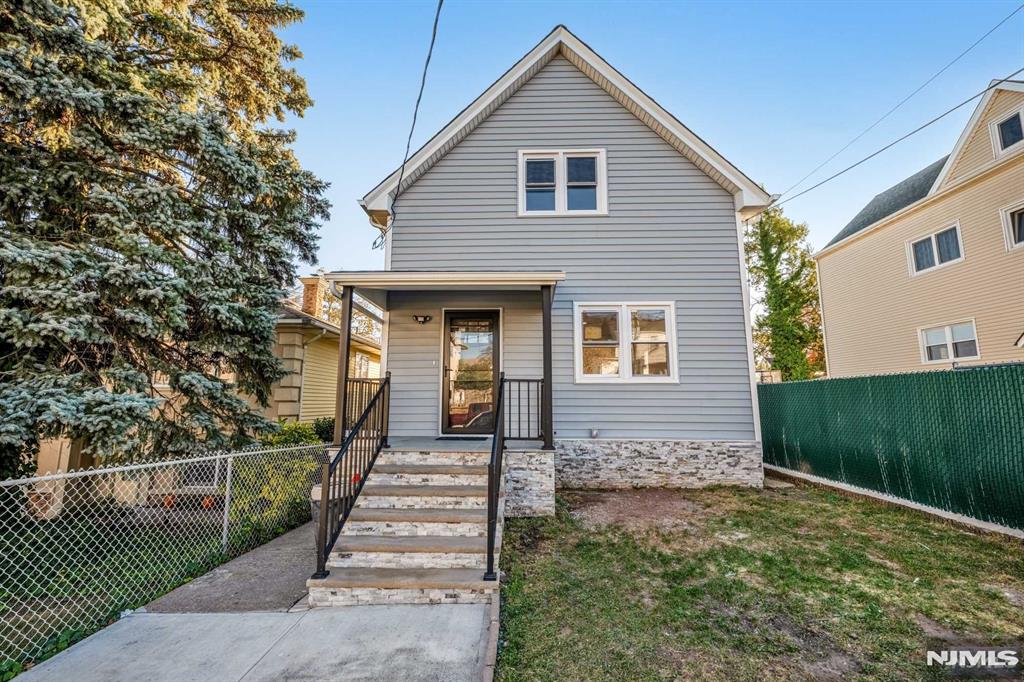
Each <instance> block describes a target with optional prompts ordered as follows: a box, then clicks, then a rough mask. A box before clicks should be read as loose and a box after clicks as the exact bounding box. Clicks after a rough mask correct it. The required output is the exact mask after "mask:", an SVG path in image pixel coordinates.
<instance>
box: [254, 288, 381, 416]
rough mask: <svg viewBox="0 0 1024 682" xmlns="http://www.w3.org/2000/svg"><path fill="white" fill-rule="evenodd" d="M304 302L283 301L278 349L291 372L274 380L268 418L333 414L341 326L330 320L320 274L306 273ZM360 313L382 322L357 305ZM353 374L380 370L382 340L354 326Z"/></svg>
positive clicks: (368, 374) (366, 374) (370, 375)
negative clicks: (299, 304)
mask: <svg viewBox="0 0 1024 682" xmlns="http://www.w3.org/2000/svg"><path fill="white" fill-rule="evenodd" d="M301 281H302V285H303V295H302V308H301V309H300V308H297V307H294V306H293V305H291V304H285V305H283V306H282V309H281V318H280V319H279V320H278V322H277V343H276V344H275V345H274V355H276V356H277V357H279V358H281V359H282V360H283V361H284V365H285V369H287V370H288V371H290V372H291V374H290V375H289V376H287V377H285V378H284V379H282V380H281V381H280V382H279V383H277V384H275V385H274V387H273V391H272V393H271V399H270V406H269V407H268V408H267V413H266V414H267V416H268V417H269V418H270V419H283V420H285V421H302V422H308V421H313V420H314V419H317V418H318V417H333V416H334V406H335V402H336V400H337V397H336V396H335V390H336V388H337V381H338V326H337V325H335V324H332V323H330V322H328V321H327V320H326V319H325V318H326V317H327V312H326V311H327V309H328V308H329V305H330V303H329V297H330V294H329V293H328V290H327V283H326V282H325V281H324V279H323V278H322V277H319V276H312V277H303V278H302V280H301ZM357 312H359V313H360V315H361V316H365V317H368V318H370V319H372V320H374V321H377V322H378V323H379V321H380V318H379V316H378V315H377V314H376V313H375V312H373V311H372V310H370V309H367V308H365V307H362V306H358V307H357ZM349 376H350V377H352V378H373V379H375V378H377V377H379V376H380V343H379V342H378V341H376V340H374V339H373V338H371V337H370V336H368V335H366V334H360V333H358V332H353V334H352V342H351V349H350V352H349Z"/></svg>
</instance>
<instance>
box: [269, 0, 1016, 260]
mask: <svg viewBox="0 0 1024 682" xmlns="http://www.w3.org/2000/svg"><path fill="white" fill-rule="evenodd" d="M296 1H297V4H298V5H299V6H301V7H302V8H303V9H304V10H305V11H306V18H305V21H304V22H302V23H301V24H298V25H294V26H291V27H289V28H287V29H286V30H285V31H284V35H283V37H284V39H285V40H287V41H289V42H291V43H294V44H297V45H298V46H299V48H300V49H301V50H302V52H303V53H304V59H302V60H301V61H300V62H298V63H297V68H298V69H299V71H300V73H301V74H302V75H303V76H304V77H305V78H306V80H307V83H308V86H309V91H310V94H311V95H312V97H313V99H314V101H315V105H314V106H313V107H312V109H310V110H309V111H308V112H307V113H306V115H305V117H304V118H301V119H293V120H289V121H288V122H287V125H288V126H289V127H294V128H295V129H296V130H297V132H298V141H297V143H296V153H297V154H298V157H299V159H300V161H301V162H302V164H303V165H304V166H305V167H307V168H308V169H310V170H312V171H313V172H315V173H316V174H317V175H319V176H320V177H321V178H323V179H325V180H327V181H328V182H330V184H331V188H330V190H329V198H330V200H331V202H332V204H333V208H332V211H331V220H330V222H329V223H327V224H325V225H324V226H323V228H322V230H321V242H320V256H319V259H320V262H319V266H320V267H324V268H326V269H328V270H338V269H347V270H354V269H377V268H381V267H383V261H384V259H383V252H382V251H379V250H377V251H374V250H372V249H371V243H372V241H373V239H374V237H375V230H373V229H372V228H371V227H370V226H369V224H368V223H367V221H366V218H365V214H364V213H363V212H362V210H361V209H360V208H359V206H358V205H357V204H356V199H358V198H359V197H361V196H363V194H365V193H366V192H367V191H368V190H369V189H371V188H372V187H373V186H374V185H375V184H376V183H377V182H378V181H379V180H381V179H382V178H384V177H385V176H386V175H387V174H388V173H390V172H391V171H392V170H394V169H395V168H397V167H398V165H399V164H400V163H401V160H402V154H403V152H404V150H405V139H406V136H407V135H408V131H409V123H410V119H411V116H412V109H413V104H414V102H415V99H416V92H417V88H418V86H419V77H420V70H421V68H422V64H423V59H424V56H425V54H426V49H427V45H428V43H429V39H430V26H431V22H432V21H433V13H434V8H435V3H434V2H433V0H427V1H426V2H419V1H408V2H365V3H364V2H340V1H339V2H332V1H327V0H296ZM1019 2H1020V0H988V1H981V2H979V1H974V2H942V1H935V0H932V1H929V2H924V1H921V2H902V3H901V2H856V3H842V2H815V3H811V2H785V3H769V2H594V1H590V2H582V1H577V2H559V1H550V2H482V1H475V2H470V1H467V0H446V2H445V4H444V9H443V10H442V13H441V22H440V27H439V30H438V37H437V45H436V46H435V48H434V56H433V61H432V62H431V65H430V72H429V75H428V77H427V86H426V90H425V92H424V95H423V102H422V104H421V106H420V113H419V121H418V123H417V127H416V134H415V136H414V137H413V147H412V148H413V150H415V149H416V148H417V147H418V146H419V145H420V144H422V143H423V142H425V141H426V140H427V139H428V138H429V137H430V136H431V135H433V134H434V133H435V132H436V131H437V130H439V129H440V128H441V127H442V126H444V124H446V123H447V122H448V120H449V119H451V117H452V116H454V115H455V114H456V113H458V112H459V111H460V110H461V109H462V108H463V107H464V106H465V105H466V104H468V103H469V102H470V101H472V100H473V99H474V98H475V97H476V96H477V95H479V94H480V93H481V92H483V90H484V89H486V88H487V87H488V86H489V85H490V84H491V83H492V82H493V81H494V80H495V79H496V78H497V77H498V76H500V75H501V74H502V73H503V72H504V71H505V70H506V69H507V68H508V67H510V66H511V65H512V64H513V63H515V62H516V61H517V60H518V59H519V58H520V57H522V55H523V54H525V53H526V52H527V51H528V50H529V49H530V48H532V47H533V45H534V44H536V43H537V42H538V41H539V40H540V39H541V38H543V37H544V36H545V35H546V34H547V33H548V32H549V31H550V30H551V29H552V28H553V27H554V26H555V25H556V24H559V23H563V24H565V25H566V26H568V27H569V29H570V30H572V31H573V32H574V33H576V35H578V36H579V37H580V38H581V39H583V40H584V41H586V42H587V43H588V44H589V45H590V46H591V47H592V48H594V49H595V50H596V51H597V52H598V53H599V54H601V56H603V57H604V58H605V59H606V60H607V61H608V62H609V63H611V64H612V65H613V66H615V67H616V68H617V69H619V70H620V71H621V72H622V73H624V74H625V75H626V76H627V77H628V78H630V79H631V80H632V81H633V82H634V83H636V84H637V85H638V86H639V87H641V88H642V89H644V90H645V91H646V92H647V93H648V94H649V95H651V96H652V97H654V98H655V99H656V100H658V102H659V103H660V104H661V105H662V106H664V107H665V108H666V109H668V110H669V111H671V112H672V113H673V114H675V115H676V117H678V118H679V119H680V120H681V121H682V122H683V123H685V124H686V125H687V126H689V127H690V128H691V129H692V130H693V131H695V132H696V133H697V134H699V135H700V136H701V137H703V138H704V139H705V140H707V141H708V142H709V143H710V144H711V145H712V146H714V147H715V148H716V149H717V150H718V151H719V152H721V153H722V154H724V155H725V157H726V158H728V159H729V160H730V161H732V162H733V163H734V164H736V165H737V166H738V167H740V168H741V169H742V170H743V171H744V172H746V173H747V174H748V175H749V176H751V177H752V178H754V179H755V180H756V181H758V182H760V183H763V184H764V185H765V186H766V187H767V189H768V190H769V191H770V192H773V193H781V192H782V191H783V190H785V189H787V188H789V186H790V185H792V184H793V183H795V182H796V181H797V180H799V179H800V178H801V177H802V176H804V175H805V174H806V173H807V172H808V171H810V170H811V169H812V168H814V167H815V166H817V165H818V164H819V163H820V162H821V161H823V160H825V159H826V158H827V157H829V156H831V155H832V153H834V152H835V151H837V150H838V149H839V148H841V147H842V146H843V145H844V144H846V143H847V142H848V141H849V140H850V139H852V138H853V137H854V136H856V135H857V134H858V133H860V132H861V131H862V130H863V129H864V128H866V127H867V126H868V125H870V124H871V123H872V122H874V121H875V120H876V119H877V118H878V117H879V116H881V115H882V114H883V113H885V111H887V110H888V109H889V108H890V107H892V106H893V105H894V104H896V102H898V101H899V100H901V99H902V98H903V97H904V96H906V95H907V94H909V93H910V92H911V91H912V90H914V89H915V88H916V87H917V86H918V85H920V84H921V83H923V82H924V81H925V80H926V79H927V78H928V77H930V76H931V75H932V74H933V73H934V72H935V71H937V70H938V69H939V68H941V67H942V66H943V65H945V64H946V63H947V62H949V61H950V60H951V59H952V58H953V57H955V56H956V55H957V54H959V53H960V52H961V51H962V50H964V49H965V48H966V47H968V46H969V45H970V44H971V43H973V42H974V41H975V40H976V39H977V38H979V37H980V36H981V35H982V34H984V33H985V32H986V31H988V30H989V29H990V28H991V27H992V26H994V25H995V24H996V23H997V22H998V21H999V20H1001V19H1002V18H1003V17H1005V16H1006V15H1007V14H1009V13H1010V12H1011V11H1012V10H1013V9H1014V8H1015V7H1016V6H1017V5H1018V4H1019ZM1022 66H1024V11H1021V12H1019V13H1018V14H1017V15H1016V16H1015V17H1014V18H1013V19H1011V20H1010V21H1009V22H1007V23H1006V24H1004V25H1003V26H1002V27H1001V28H1000V29H999V30H998V31H996V32H995V33H993V34H992V35H991V36H989V37H988V38H987V39H986V40H985V41H984V42H983V43H981V44H980V45H979V46H978V47H976V48H975V49H974V50H973V51H972V52H971V53H970V54H968V55H967V56H966V57H964V58H963V59H962V60H960V61H959V62H958V63H957V64H956V65H954V66H953V67H952V68H950V69H949V70H948V71H947V72H946V73H944V74H943V75H942V76H940V77H939V78H938V79H937V80H936V81H935V82H933V83H932V84H931V85H929V86H928V87H927V88H926V89H925V90H923V91H922V92H921V93H919V94H918V95H917V96H915V97H914V98H913V99H912V100H910V101H909V102H908V103H907V104H905V105H904V106H903V107H902V108H901V109H900V110H899V111H897V112H896V113H895V114H893V115H892V116H891V117H889V118H888V119H887V120H886V121H885V122H883V123H882V124H881V125H879V126H878V127H877V128H875V129H874V130H872V131H871V132H870V133H869V134H868V135H866V136H865V137H864V138H862V139H861V140H860V141H859V142H858V143H857V144H855V145H854V146H852V147H851V148H850V149H848V150H847V151H846V152H844V153H843V154H842V155H841V156H839V157H838V158H837V159H835V160H834V161H833V162H832V163H830V164H829V165H828V166H827V167H825V168H823V169H822V170H821V171H819V173H818V174H817V175H816V176H814V177H812V178H810V179H809V180H808V181H807V182H806V183H805V185H804V186H810V185H811V184H813V183H814V182H815V181H816V180H817V179H823V178H824V177H827V176H828V175H830V174H831V172H834V171H836V170H839V169H841V168H843V167H845V166H846V165H848V164H849V163H852V162H853V161H856V160H858V159H860V158H861V157H863V156H866V155H867V154H868V153H870V152H873V151H875V150H876V149H877V148H879V147H881V146H883V145H884V144H887V143H888V142H890V141H891V140H893V139H895V138H896V137H899V136H900V135H902V134H904V133H906V132H908V131H910V130H911V129H913V128H916V127H917V126H918V125H920V124H921V123H923V122H925V121H927V120H929V119H930V118H932V117H933V116H935V115H937V114H939V113H941V112H943V111H945V110H946V109H948V108H950V107H951V106H953V105H954V104H957V103H959V102H960V101H962V100H964V99H966V98H967V97H969V96H971V95H973V94H975V93H976V92H978V91H980V90H981V89H983V88H984V87H985V86H986V85H987V84H988V82H989V81H990V80H991V79H993V78H1000V77H1003V76H1006V75H1008V74H1010V73H1012V72H1013V71H1015V70H1017V69H1018V68H1020V67H1022ZM972 110H973V105H969V106H966V107H964V108H963V109H961V110H959V111H958V112H956V113H955V114H952V115H950V116H949V117H947V118H946V119H944V120H943V121H941V122H940V123H938V124H936V125H934V126H931V127H930V128H928V129H926V130H925V131H923V132H921V133H919V134H918V135H916V136H915V137H913V138H911V139H910V140H907V141H906V142H903V143H901V144H900V145H898V146H897V147H895V148H893V149H892V150H890V151H888V152H886V153H885V154H883V155H881V156H879V157H876V158H875V159H874V160H872V161H870V162H868V163H866V164H864V165H863V166H861V167H859V168H857V169H856V170H854V171H852V172H850V173H848V174H846V175H844V176H842V177H841V178H839V179H837V180H834V181H833V182H831V183H830V184H828V185H825V186H824V187H822V188H820V189H818V190H815V191H813V192H811V193H809V194H807V195H806V196H804V197H801V198H799V199H796V200H795V201H792V202H790V203H788V204H787V205H786V206H785V209H786V213H787V215H789V216H790V217H792V218H794V219H796V220H799V221H804V222H807V223H808V224H809V226H810V230H811V232H810V235H811V243H812V244H813V246H814V247H815V248H820V247H822V246H824V244H825V243H826V242H828V240H829V239H831V238H832V236H833V235H834V234H835V233H836V232H838V231H839V229H840V228H842V226H843V225H845V224H846V222H847V221H849V219H850V218H851V217H852V216H853V215H854V214H855V213H856V212H857V211H858V210H859V209H860V208H861V206H863V204H865V203H866V202H867V201H868V200H869V199H870V198H871V197H872V196H874V195H875V194H877V193H878V192H880V191H882V190H883V189H885V188H886V187H889V186H890V185H892V184H893V183H895V182H898V181H899V180H901V179H903V178H904V177H906V176H909V175H911V174H912V173H914V172H915V171H917V170H919V169H921V168H923V167H924V166H926V165H928V164H929V163H931V162H932V161H935V160H936V159H938V158H940V157H942V156H944V155H945V154H947V153H948V152H949V150H950V148H951V147H952V146H953V144H954V143H955V141H956V138H957V136H958V135H959V132H960V130H961V129H962V127H963V125H964V124H965V123H966V121H967V118H968V117H969V116H970V114H971V111H972ZM799 189H800V188H798V189H797V190H795V191H794V193H795V192H796V191H799ZM307 269H308V268H307V267H306V266H302V270H303V272H305V270H307Z"/></svg>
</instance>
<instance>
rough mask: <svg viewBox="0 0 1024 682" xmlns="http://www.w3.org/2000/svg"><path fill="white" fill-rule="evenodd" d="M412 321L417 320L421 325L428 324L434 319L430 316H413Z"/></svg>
mask: <svg viewBox="0 0 1024 682" xmlns="http://www.w3.org/2000/svg"><path fill="white" fill-rule="evenodd" d="M412 319H414V320H416V321H417V322H419V323H420V324H426V323H427V322H430V321H431V320H432V319H434V318H432V317H431V316H430V315H413V316H412Z"/></svg>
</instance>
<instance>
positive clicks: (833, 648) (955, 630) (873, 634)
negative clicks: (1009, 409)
mask: <svg viewBox="0 0 1024 682" xmlns="http://www.w3.org/2000/svg"><path fill="white" fill-rule="evenodd" d="M505 542H506V543H507V544H506V545H505V546H506V548H507V551H505V552H503V555H502V568H503V570H504V571H505V572H506V580H505V582H504V583H503V587H502V596H503V607H502V638H501V643H500V652H499V667H498V677H499V679H503V680H604V679H608V680H612V679H631V680H664V679H708V680H730V681H731V680H745V679H751V680H753V679H757V680H764V679H778V680H791V679H813V680H846V679H921V678H930V677H933V676H934V671H933V670H932V671H929V670H928V669H927V667H926V665H925V661H924V660H923V652H924V650H925V645H926V643H928V642H935V641H949V642H976V643H979V644H981V643H984V642H986V641H996V640H1000V639H1002V640H1006V639H1009V638H1014V637H1016V638H1020V637H1021V636H1024V610H1022V609H1021V601H1022V599H1024V546H1022V545H1021V543H1019V542H1016V541H1013V540H1009V539H1005V538H1000V537H996V536H983V535H976V534H972V533H967V532H964V531H963V530H961V529H958V528H955V527H952V526H950V525H948V524H946V523H944V522H942V521H938V520H935V519H932V518H931V517H927V516H925V515H922V514H919V513H916V512H913V511H909V510H905V509H898V508H893V507H887V506H885V505H880V504H876V503H873V502H870V501H866V500H857V499H851V498H847V497H844V496H841V495H835V494H832V493H830V492H828V491H824V490H820V489H816V488H810V487H806V486H797V487H795V488H792V489H781V490H779V489H773V490H752V489H736V488H713V489H706V490H689V491H679V490H622V491H574V492H564V493H562V494H560V496H559V503H558V513H557V514H556V516H555V517H554V518H549V519H530V520H526V519H523V520H516V519H513V520H509V521H508V522H507V524H506V528H505Z"/></svg>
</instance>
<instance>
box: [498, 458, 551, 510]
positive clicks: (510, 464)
mask: <svg viewBox="0 0 1024 682" xmlns="http://www.w3.org/2000/svg"><path fill="white" fill-rule="evenodd" d="M504 467H505V516H509V517H519V516H552V515H553V514H554V513H555V452H554V450H506V451H505V458H504Z"/></svg>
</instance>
